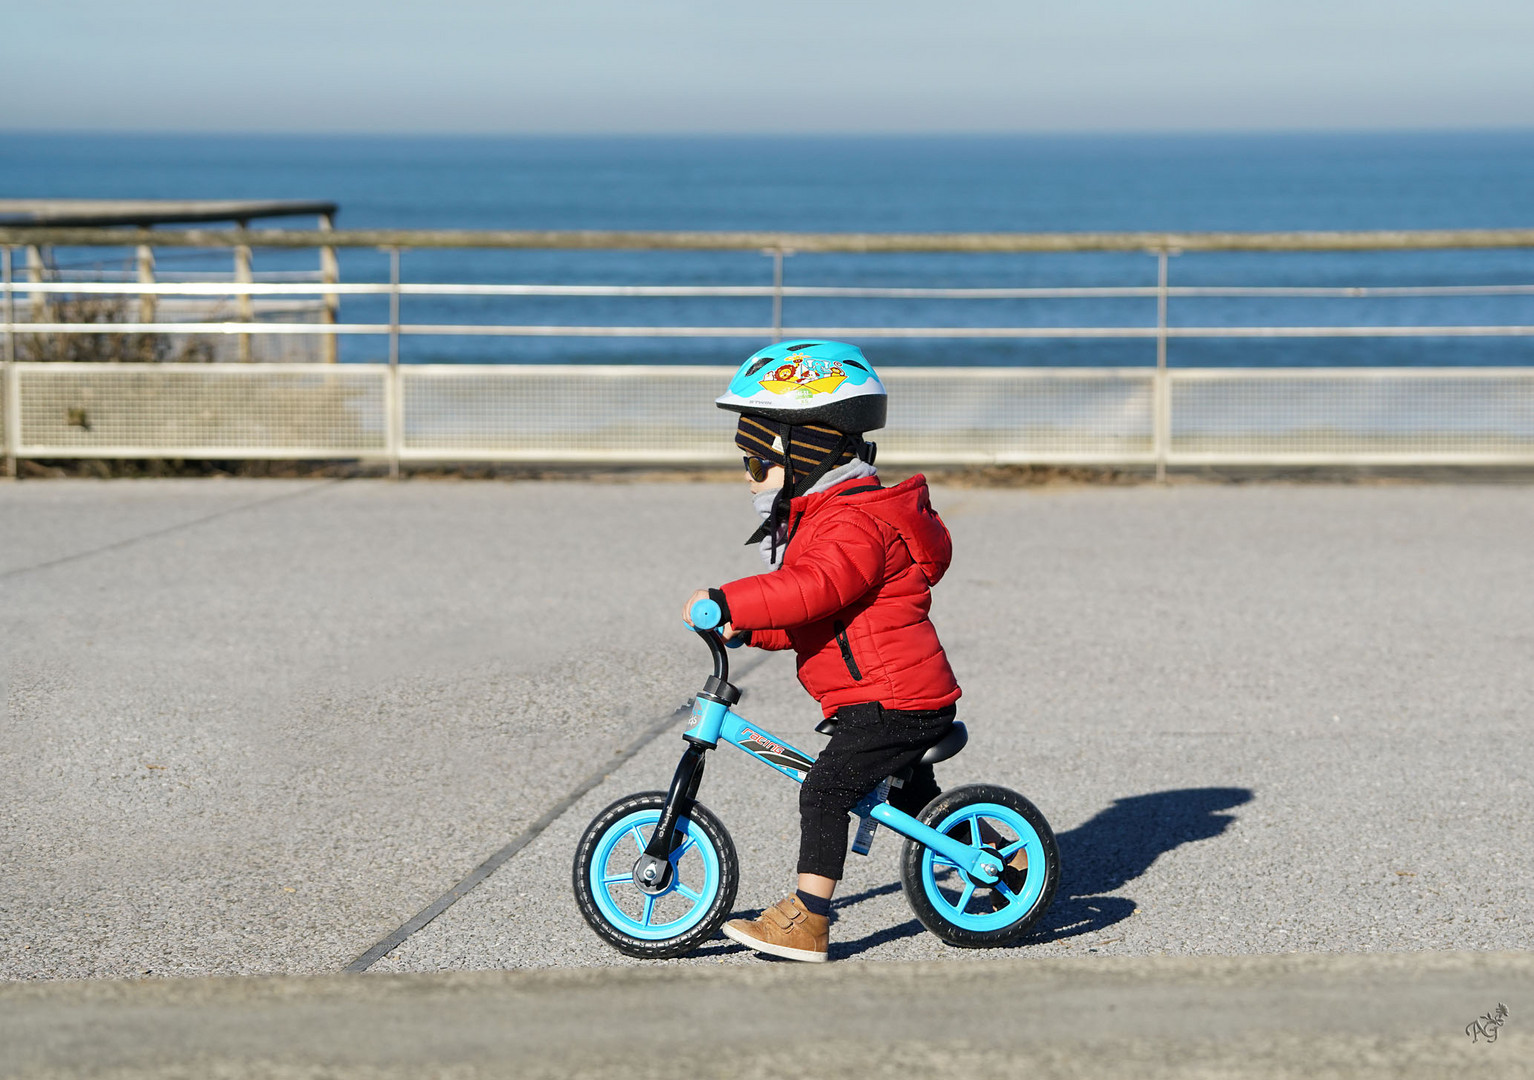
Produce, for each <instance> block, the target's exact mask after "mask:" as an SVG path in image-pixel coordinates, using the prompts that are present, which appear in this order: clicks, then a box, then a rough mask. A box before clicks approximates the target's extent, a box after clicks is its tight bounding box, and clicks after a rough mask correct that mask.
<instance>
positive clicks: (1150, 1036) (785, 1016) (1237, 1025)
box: [0, 953, 1534, 1080]
mask: <svg viewBox="0 0 1534 1080" xmlns="http://www.w3.org/2000/svg"><path fill="white" fill-rule="evenodd" d="M1498 1002H1502V1003H1504V1004H1507V1005H1508V1006H1509V1015H1508V1017H1507V1018H1506V1021H1505V1023H1503V1024H1502V1025H1501V1027H1500V1028H1493V1029H1490V1030H1491V1031H1492V1032H1493V1033H1494V1034H1495V1035H1496V1041H1495V1042H1487V1041H1486V1040H1485V1039H1483V1038H1479V1037H1477V1038H1475V1039H1474V1040H1472V1038H1471V1036H1470V1035H1467V1034H1466V1031H1465V1028H1466V1026H1467V1025H1469V1024H1471V1023H1473V1022H1475V1021H1476V1020H1477V1019H1478V1018H1480V1017H1482V1016H1484V1015H1485V1014H1488V1013H1494V1011H1495V1009H1496V1006H1497V1004H1498ZM1531 1006H1534V958H1531V957H1530V956H1529V955H1528V954H1526V953H1523V954H1507V953H1479V954H1477V953H1411V954H1400V953H1398V954H1381V955H1373V956H1327V957H1320V956H1298V955H1287V956H1263V957H1241V958H1235V957H1230V958H1207V957H1206V958H1198V957H1135V958H1106V957H1104V958H1082V959H1062V960H1022V959H1003V960H997V959H986V960H982V961H979V962H977V963H973V964H967V965H963V966H955V965H952V964H938V963H916V964H873V963H864V962H850V963H843V964H832V965H829V966H827V967H825V968H807V967H804V966H790V965H781V964H760V965H754V966H751V967H731V968H721V967H718V966H712V967H710V968H704V969H693V970H687V971H678V970H675V969H671V970H668V969H664V968H659V969H657V968H651V969H639V970H630V971H624V972H616V971H599V970H591V969H587V970H583V971H546V972H480V973H468V974H456V975H392V976H377V975H362V976H349V977H348V976H329V977H323V978H312V979H294V978H268V979H216V980H205V979H200V980H142V981H138V982H107V983H101V982H96V983H80V982H75V983H52V984H41V985H39V984H32V985H27V984H14V983H13V984H10V985H8V986H0V1046H4V1047H5V1053H4V1054H3V1055H0V1077H34V1078H35V1077H50V1078H65V1077H112V1078H114V1080H137V1078H141V1077H143V1078H148V1077H156V1078H163V1077H173V1078H179V1077H188V1078H190V1077H220V1078H229V1080H235V1078H242V1077H264V1078H265V1077H270V1078H289V1077H292V1078H305V1080H307V1078H311V1077H327V1078H335V1080H350V1078H354V1077H355V1078H359V1080H360V1078H366V1080H379V1078H392V1077H421V1076H434V1077H452V1078H464V1080H468V1078H477V1077H550V1078H553V1077H560V1078H563V1077H633V1078H638V1080H645V1078H656V1080H661V1078H665V1080H671V1078H674V1077H679V1076H682V1077H700V1078H711V1077H721V1078H723V1077H729V1078H735V1077H793V1078H798V1077H804V1076H811V1077H817V1078H827V1080H833V1078H840V1077H849V1078H850V1077H871V1076H872V1077H882V1076H888V1077H901V1078H904V1077H912V1076H944V1077H949V1076H974V1077H992V1076H1017V1077H1029V1078H1032V1080H1055V1078H1061V1080H1064V1078H1072V1080H1074V1078H1088V1077H1136V1078H1150V1080H1154V1078H1159V1077H1210V1078H1214V1077H1250V1078H1264V1080H1266V1078H1277V1077H1286V1078H1289V1077H1294V1078H1304V1080H1315V1078H1321V1077H1352V1078H1379V1080H1417V1078H1428V1077H1433V1078H1437V1077H1445V1076H1456V1077H1457V1076H1465V1077H1472V1076H1473V1077H1478V1078H1501V1077H1527V1076H1529V1075H1530V1074H1531V1062H1534V1023H1531V1020H1534V1011H1531Z"/></svg>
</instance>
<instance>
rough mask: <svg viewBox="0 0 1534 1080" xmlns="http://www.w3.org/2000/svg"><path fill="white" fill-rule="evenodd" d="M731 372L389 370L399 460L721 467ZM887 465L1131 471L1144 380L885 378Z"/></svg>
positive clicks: (1138, 447) (1146, 449) (1139, 454)
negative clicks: (1066, 463) (1103, 465)
mask: <svg viewBox="0 0 1534 1080" xmlns="http://www.w3.org/2000/svg"><path fill="white" fill-rule="evenodd" d="M733 370H734V369H732V368H724V367H721V368H698V367H685V368H684V367H675V368H665V367H577V366H564V367H510V366H501V367H489V366H486V367H449V366H441V367H430V368H428V367H419V368H409V367H407V368H403V369H402V379H403V394H404V441H403V445H402V454H403V456H406V457H420V458H427V457H438V458H447V457H457V458H474V457H482V458H510V459H516V458H523V459H542V460H607V461H617V460H642V461H700V462H719V463H727V462H730V461H733V460H734V459H735V457H736V456H737V454H736V451H735V450H734V449H733V446H732V443H731V441H730V431H731V429H732V428H733V425H734V421H733V420H732V419H731V418H730V417H729V416H727V415H725V414H724V413H721V412H720V411H719V410H718V409H717V408H715V406H714V404H713V400H714V398H715V397H716V396H718V395H719V394H720V393H722V392H723V389H724V387H725V386H726V385H727V384H728V382H729V379H730V376H731V374H732V373H733ZM885 379H886V383H887V385H888V386H889V388H890V395H891V405H890V422H889V425H888V427H887V428H886V429H885V430H884V431H882V432H880V433H879V434H878V435H876V436H875V438H876V439H877V440H878V442H879V444H880V451H879V452H880V454H881V460H884V461H889V462H900V463H907V464H909V463H920V462H987V463H988V462H994V461H1048V460H1115V461H1122V460H1131V459H1138V458H1144V457H1146V456H1147V455H1149V454H1150V453H1151V450H1152V440H1153V432H1152V375H1151V373H1150V372H1148V371H1140V372H1117V371H1115V372H1078V371H1072V372H1058V371H1040V370H1017V369H958V368H949V369H896V370H893V371H888V370H887V371H886V372H885Z"/></svg>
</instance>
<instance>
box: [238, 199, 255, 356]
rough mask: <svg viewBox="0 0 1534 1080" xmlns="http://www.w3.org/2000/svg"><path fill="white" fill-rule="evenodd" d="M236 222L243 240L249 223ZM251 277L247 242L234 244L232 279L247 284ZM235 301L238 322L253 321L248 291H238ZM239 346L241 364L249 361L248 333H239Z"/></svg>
mask: <svg viewBox="0 0 1534 1080" xmlns="http://www.w3.org/2000/svg"><path fill="white" fill-rule="evenodd" d="M238 224H239V226H240V239H241V240H242V241H243V240H244V239H245V228H246V226H247V225H248V224H249V223H248V222H245V221H241V222H239V223H238ZM251 278H252V275H251V272H250V245H249V244H245V243H240V244H237V245H235V249H234V280H235V282H236V283H237V284H246V285H248V284H250V281H251ZM236 303H237V305H238V309H239V313H240V322H254V321H255V303H254V302H253V301H252V300H251V296H250V293H248V292H245V293H240V294H239V298H238V299H237V301H236ZM239 347H240V363H242V364H248V363H250V335H249V334H241V335H240V342H239Z"/></svg>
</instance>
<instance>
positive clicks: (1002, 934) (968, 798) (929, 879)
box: [900, 784, 1060, 948]
mask: <svg viewBox="0 0 1534 1080" xmlns="http://www.w3.org/2000/svg"><path fill="white" fill-rule="evenodd" d="M920 817H921V821H922V822H923V823H924V824H927V825H930V826H932V827H933V828H934V829H936V830H938V831H939V832H942V833H947V834H948V835H949V836H953V837H955V838H956V839H959V840H963V841H964V842H966V843H968V844H970V845H971V846H975V847H982V848H985V849H986V850H989V851H991V852H993V853H995V854H997V855H1000V856H1001V858H1002V861H1003V862H1007V863H1009V864H1010V863H1012V862H1019V861H1022V860H1021V859H1019V856H1020V855H1022V854H1026V856H1027V868H1026V870H1023V871H1018V870H1011V869H1009V871H1008V873H1007V874H1005V875H1004V876H1003V879H1002V880H1001V881H997V882H992V883H988V882H984V881H981V880H979V879H977V878H973V877H971V876H970V875H969V874H967V873H966V872H964V871H963V870H961V869H959V868H958V867H957V866H955V865H954V864H953V863H952V862H951V861H949V860H948V859H946V858H945V857H944V856H942V855H939V854H938V853H936V852H935V851H932V850H931V849H929V848H927V847H925V846H923V845H921V844H918V843H916V842H915V841H913V840H907V841H906V843H905V846H904V848H903V849H902V851H901V867H900V880H901V886H902V888H903V889H904V891H905V894H906V900H907V901H908V902H909V903H910V905H911V909H912V910H913V911H914V912H915V913H916V917H917V918H918V919H920V920H921V923H922V925H923V926H925V927H926V928H927V929H928V930H931V931H932V932H933V933H934V934H936V935H937V936H938V937H940V938H942V939H943V940H944V941H946V942H948V943H949V944H951V945H958V946H962V947H965V948H985V947H988V946H994V945H1004V944H1008V943H1010V942H1013V941H1016V940H1017V939H1018V938H1020V937H1022V936H1023V935H1024V934H1026V933H1027V932H1028V930H1029V929H1030V928H1032V927H1033V926H1034V924H1035V923H1037V922H1038V920H1039V919H1040V918H1041V917H1042V916H1043V914H1044V912H1045V911H1047V910H1048V908H1049V905H1050V903H1051V902H1053V900H1054V896H1055V889H1056V887H1057V886H1058V884H1059V880H1060V851H1059V848H1058V846H1057V845H1056V844H1055V836H1054V833H1053V832H1052V831H1051V830H1050V828H1049V822H1047V821H1045V820H1044V815H1043V814H1041V813H1040V812H1039V810H1038V808H1037V807H1036V806H1034V805H1033V804H1032V803H1031V802H1029V801H1028V800H1027V799H1025V798H1023V796H1021V795H1019V794H1018V793H1017V792H1015V791H1010V790H1008V789H1007V788H1003V787H996V786H994V785H991V784H972V785H969V786H967V787H962V788H955V789H954V790H952V791H949V792H945V793H944V794H942V795H939V796H938V797H937V798H936V799H934V800H933V801H932V802H931V803H930V804H928V806H927V807H926V809H924V810H923V811H922V812H921V815H920Z"/></svg>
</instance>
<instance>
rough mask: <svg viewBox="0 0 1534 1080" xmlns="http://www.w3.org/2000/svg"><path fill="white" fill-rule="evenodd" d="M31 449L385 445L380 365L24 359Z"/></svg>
mask: <svg viewBox="0 0 1534 1080" xmlns="http://www.w3.org/2000/svg"><path fill="white" fill-rule="evenodd" d="M19 368H20V370H19V371H18V375H19V381H20V387H21V392H20V395H19V397H20V401H21V439H20V442H21V452H22V453H23V454H26V455H29V456H32V457H215V458H217V457H227V458H242V457H250V458H261V457H358V456H365V455H377V454H380V453H382V452H383V451H384V450H385V449H386V445H387V444H386V432H385V416H384V402H385V395H386V386H387V383H386V380H387V377H388V372H387V369H385V368H381V367H377V366H362V365H356V366H353V365H347V366H345V367H341V366H335V365H325V366H323V367H319V366H316V365H312V364H309V365H303V366H301V367H298V366H295V367H277V366H273V365H266V364H262V365H251V364H241V365H223V364H22V365H19Z"/></svg>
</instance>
